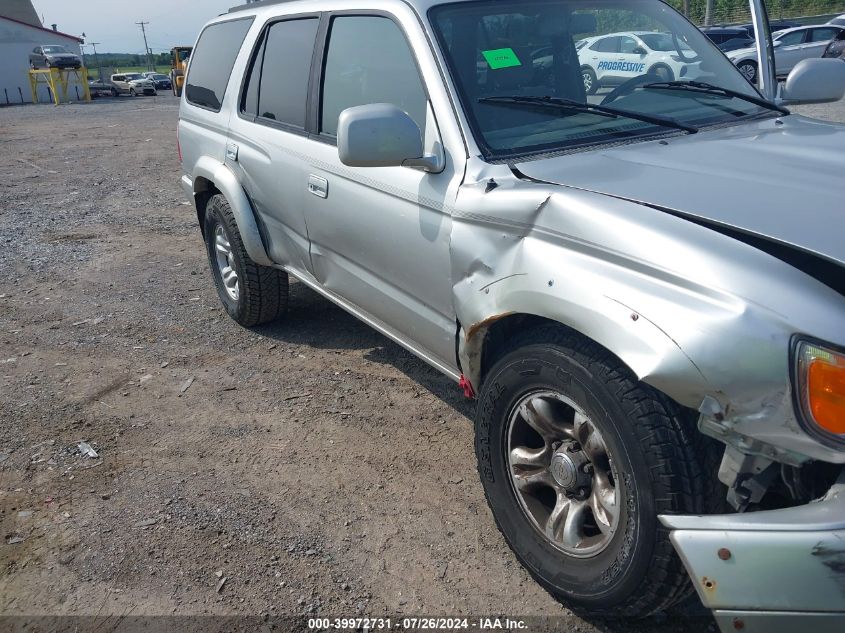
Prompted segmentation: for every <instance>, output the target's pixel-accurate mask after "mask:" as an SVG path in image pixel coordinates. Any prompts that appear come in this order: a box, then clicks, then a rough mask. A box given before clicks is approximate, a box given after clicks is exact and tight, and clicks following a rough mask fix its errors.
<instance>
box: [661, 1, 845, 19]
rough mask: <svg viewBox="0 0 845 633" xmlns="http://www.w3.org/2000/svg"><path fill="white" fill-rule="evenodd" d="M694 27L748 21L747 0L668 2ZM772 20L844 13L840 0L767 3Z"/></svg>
mask: <svg viewBox="0 0 845 633" xmlns="http://www.w3.org/2000/svg"><path fill="white" fill-rule="evenodd" d="M667 2H668V4H670V5H672V6H673V7H675V8H676V9H678V10H679V11H681V12H682V13H683V14H684V15H686V16H687V17H688V18H689V19H690V20H692V21H693V22H694V23H696V24H719V23H722V22H732V21H734V22H741V21H745V20H747V19H748V18H749V9H748V0H667ZM766 9H767V11H768V13H769V18H770V19H772V20H776V19H781V18H797V17H801V16H805V15H806V16H809V15H825V14H831V13H842V12H843V11H845V2H843V0H767V2H766Z"/></svg>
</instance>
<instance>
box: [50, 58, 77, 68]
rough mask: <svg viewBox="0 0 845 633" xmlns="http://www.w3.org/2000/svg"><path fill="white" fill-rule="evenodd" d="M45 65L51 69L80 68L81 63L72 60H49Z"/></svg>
mask: <svg viewBox="0 0 845 633" xmlns="http://www.w3.org/2000/svg"><path fill="white" fill-rule="evenodd" d="M47 65H49V66H51V67H53V68H81V67H82V62H81V61H80V60H73V59H49V60H47Z"/></svg>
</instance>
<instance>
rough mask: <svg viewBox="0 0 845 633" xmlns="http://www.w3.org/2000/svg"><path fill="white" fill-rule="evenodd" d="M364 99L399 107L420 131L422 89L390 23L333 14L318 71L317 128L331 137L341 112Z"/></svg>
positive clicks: (405, 46) (404, 46) (406, 49)
mask: <svg viewBox="0 0 845 633" xmlns="http://www.w3.org/2000/svg"><path fill="white" fill-rule="evenodd" d="M369 103H391V104H393V105H395V106H397V107H399V108H401V109H402V110H404V111H405V112H406V113H408V115H409V116H410V117H411V118H412V119H413V120H414V122H415V123H416V124H417V125H418V126H419V128H420V130H421V131H422V132H423V135H424V134H425V114H426V104H427V98H426V94H425V90H424V88H423V83H422V80H421V79H420V74H419V71H418V70H417V66H416V63H415V61H414V56H413V53H412V52H411V49H410V47H409V46H408V42H407V41H406V40H405V35H404V34H403V33H402V31H401V30H400V29H399V27H398V26H397V25H396V23H395V22H393V20H391V19H390V18H385V17H378V16H340V17H336V18H334V19H333V20H332V24H331V30H330V33H329V45H328V52H327V53H326V62H325V68H324V71H323V102H322V109H321V114H320V132H322V133H324V134H330V135H332V136H334V135H336V134H337V118H338V116H340V113H341V112H343V111H344V110H345V109H346V108H351V107H353V106H358V105H365V104H369Z"/></svg>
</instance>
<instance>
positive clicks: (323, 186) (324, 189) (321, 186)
mask: <svg viewBox="0 0 845 633" xmlns="http://www.w3.org/2000/svg"><path fill="white" fill-rule="evenodd" d="M308 192H309V193H313V194H314V195H315V196H317V197H318V198H327V197H328V195H329V181H328V180H326V179H325V178H320V177H319V176H314V175H313V174H312V175H310V176H308Z"/></svg>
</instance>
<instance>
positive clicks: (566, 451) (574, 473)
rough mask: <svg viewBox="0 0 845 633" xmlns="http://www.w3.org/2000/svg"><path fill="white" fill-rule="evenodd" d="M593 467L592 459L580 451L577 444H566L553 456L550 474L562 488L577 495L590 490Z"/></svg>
mask: <svg viewBox="0 0 845 633" xmlns="http://www.w3.org/2000/svg"><path fill="white" fill-rule="evenodd" d="M591 466H592V465H591V464H590V458H589V457H587V455H586V453H584V452H583V451H581V450H578V445H577V444H575V443H574V442H566V443H565V444H562V445H561V446H560V448H558V449H557V450H556V451H555V453H554V455H552V459H551V463H550V465H549V472H550V473H551V474H552V477H553V478H554V480H555V482H556V483H557V484H558V485H559V486H560V487H561V488H564V489H565V490H566V491H567V492H569V493H572V494H575V493H579V492H581V491H582V490H585V489H587V488H589V486H590V483H591V480H592V477H591V476H590V474H589V472H588V471H591V470H592V468H591Z"/></svg>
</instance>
